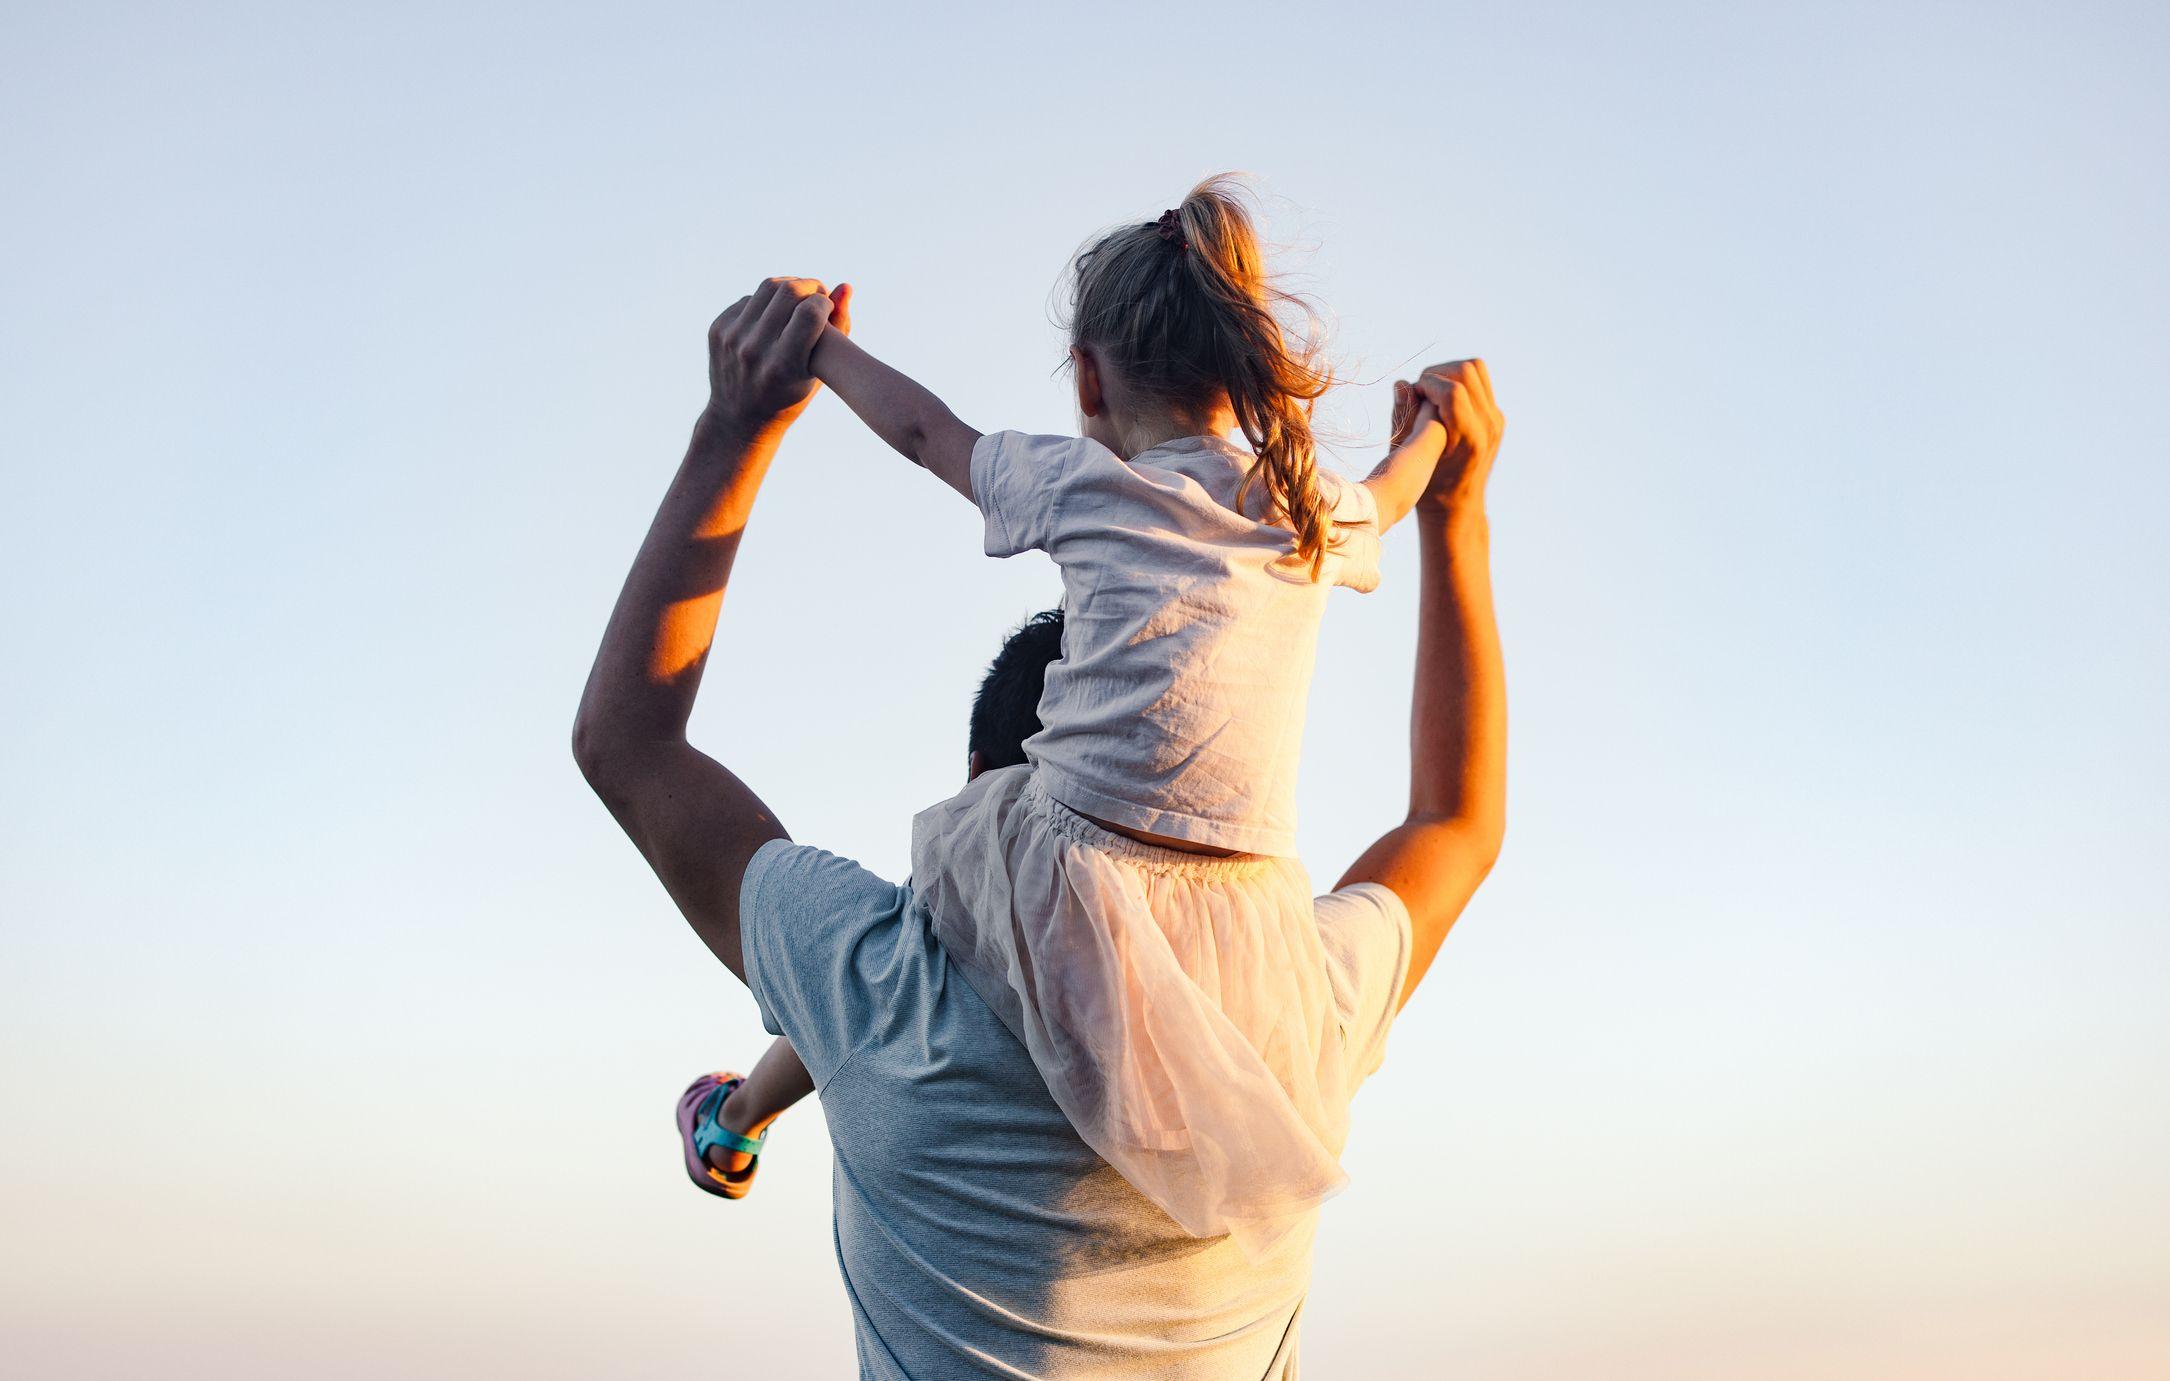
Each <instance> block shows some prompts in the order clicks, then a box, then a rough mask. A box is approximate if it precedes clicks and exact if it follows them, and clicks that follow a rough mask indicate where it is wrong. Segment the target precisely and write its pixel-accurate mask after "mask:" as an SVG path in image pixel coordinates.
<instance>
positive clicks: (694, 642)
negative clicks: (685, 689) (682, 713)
mask: <svg viewBox="0 0 2170 1381" xmlns="http://www.w3.org/2000/svg"><path fill="white" fill-rule="evenodd" d="M722 607H723V591H721V590H713V591H710V592H709V593H708V594H705V595H696V596H694V597H693V598H692V599H682V600H679V601H678V602H677V603H675V604H672V605H671V606H670V607H668V608H666V609H665V610H664V611H663V617H662V618H660V619H658V620H657V621H656V637H655V652H654V654H653V655H652V656H651V657H650V658H649V659H648V675H649V676H650V677H651V678H652V679H654V680H657V681H664V682H669V681H675V680H677V679H678V678H679V676H680V675H682V674H683V673H684V672H686V671H687V670H689V669H690V668H692V667H694V666H697V665H699V664H700V661H701V659H702V658H703V657H706V656H707V655H708V648H709V644H710V643H711V642H713V641H714V640H715V635H716V614H717V612H718V611H719V610H720V609H722Z"/></svg>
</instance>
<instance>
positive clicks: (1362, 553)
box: [1319, 469, 1379, 594]
mask: <svg viewBox="0 0 2170 1381" xmlns="http://www.w3.org/2000/svg"><path fill="white" fill-rule="evenodd" d="M1319 488H1320V489H1321V490H1322V491H1323V497H1324V498H1325V499H1326V501H1327V503H1328V505H1330V511H1331V513H1332V516H1333V520H1334V530H1333V535H1332V537H1331V538H1330V539H1329V541H1331V542H1332V543H1333V545H1332V546H1331V547H1330V548H1329V550H1330V551H1332V552H1333V554H1334V583H1335V584H1336V585H1346V586H1348V587H1349V588H1350V589H1352V590H1354V591H1356V592H1357V593H1358V594H1369V593H1370V592H1371V591H1373V590H1376V589H1378V588H1379V500H1378V496H1377V495H1375V494H1373V493H1372V492H1371V487H1370V486H1369V485H1365V484H1359V483H1357V482H1356V481H1355V480H1350V479H1344V478H1342V477H1341V476H1340V475H1337V474H1335V473H1333V472H1332V471H1330V470H1324V469H1322V470H1320V471H1319Z"/></svg>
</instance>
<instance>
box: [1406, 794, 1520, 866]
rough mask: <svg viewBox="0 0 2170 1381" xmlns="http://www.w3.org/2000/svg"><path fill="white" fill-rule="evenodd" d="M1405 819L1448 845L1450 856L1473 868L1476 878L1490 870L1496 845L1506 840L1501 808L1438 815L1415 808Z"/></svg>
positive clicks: (1495, 855)
mask: <svg viewBox="0 0 2170 1381" xmlns="http://www.w3.org/2000/svg"><path fill="white" fill-rule="evenodd" d="M1409 823H1410V825H1412V826H1414V827H1416V828H1417V829H1420V830H1423V831H1424V832H1425V833H1427V834H1430V835H1433V836H1435V837H1436V838H1438V839H1439V840H1440V841H1441V842H1442V843H1444V844H1446V845H1448V846H1449V847H1450V848H1451V850H1452V852H1453V855H1454V857H1455V858H1456V859H1457V860H1459V861H1460V863H1461V865H1462V866H1463V867H1464V868H1467V869H1470V870H1472V871H1474V872H1475V873H1476V875H1477V880H1478V881H1480V882H1481V881H1483V880H1484V878H1485V877H1486V876H1487V875H1488V874H1490V873H1491V871H1492V865H1493V864H1495V863H1497V862H1499V851H1500V848H1501V846H1503V845H1504V844H1505V843H1506V840H1507V813H1506V812H1505V811H1504V810H1476V811H1458V812H1454V813H1451V814H1438V815H1428V814H1425V813H1423V812H1418V813H1415V814H1412V815H1411V816H1410V818H1409Z"/></svg>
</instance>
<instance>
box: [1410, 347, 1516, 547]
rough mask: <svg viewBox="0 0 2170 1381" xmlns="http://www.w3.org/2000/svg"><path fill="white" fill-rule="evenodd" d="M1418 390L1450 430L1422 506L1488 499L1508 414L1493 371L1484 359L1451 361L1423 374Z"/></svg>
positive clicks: (1445, 507) (1462, 504)
mask: <svg viewBox="0 0 2170 1381" xmlns="http://www.w3.org/2000/svg"><path fill="white" fill-rule="evenodd" d="M1415 393H1416V395H1417V396H1418V397H1421V398H1422V399H1423V400H1424V401H1425V402H1427V403H1430V404H1431V405H1432V406H1433V408H1435V409H1436V410H1437V411H1438V413H1439V421H1440V423H1441V425H1443V426H1445V427H1446V429H1447V449H1446V453H1445V454H1443V455H1442V456H1440V458H1439V464H1438V465H1436V466H1435V467H1433V469H1432V481H1431V483H1430V484H1429V485H1427V486H1426V487H1425V490H1424V497H1423V498H1422V499H1420V500H1418V508H1419V509H1420V510H1421V509H1431V510H1434V511H1437V510H1442V509H1443V510H1454V509H1458V508H1464V507H1467V506H1469V505H1471V504H1481V503H1482V502H1483V500H1484V485H1485V481H1486V480H1488V479H1490V478H1491V474H1492V458H1493V457H1494V456H1496V455H1498V454H1499V442H1500V437H1501V436H1502V435H1503V434H1504V433H1505V432H1506V430H1507V419H1506V417H1505V416H1504V415H1503V414H1502V413H1501V412H1500V410H1499V405H1498V404H1497V403H1495V402H1494V401H1493V400H1492V373H1491V371H1490V370H1488V369H1486V368H1485V366H1484V361H1483V360H1477V359H1470V360H1450V361H1448V362H1447V363H1445V364H1435V365H1433V366H1432V367H1431V368H1429V369H1427V370H1425V371H1424V373H1423V374H1422V375H1421V376H1419V377H1418V379H1417V381H1416V385H1415Z"/></svg>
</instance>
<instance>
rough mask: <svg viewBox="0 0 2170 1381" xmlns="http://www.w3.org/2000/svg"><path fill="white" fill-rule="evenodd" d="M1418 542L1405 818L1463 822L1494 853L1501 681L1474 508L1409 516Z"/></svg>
mask: <svg viewBox="0 0 2170 1381" xmlns="http://www.w3.org/2000/svg"><path fill="white" fill-rule="evenodd" d="M1418 514H1419V518H1418V523H1417V527H1418V532H1419V534H1420V538H1421V540H1422V542H1423V564H1422V568H1421V574H1420V577H1419V578H1420V580H1421V582H1422V588H1421V591H1420V594H1419V601H1418V628H1417V677H1416V689H1415V693H1414V696H1413V699H1412V703H1411V710H1410V725H1409V768H1410V771H1409V813H1410V816H1411V817H1412V818H1414V819H1425V820H1446V821H1461V822H1464V823H1465V824H1466V825H1467V826H1468V827H1469V828H1470V830H1471V831H1472V835H1473V837H1474V838H1475V839H1476V840H1478V841H1480V842H1484V841H1488V842H1489V846H1490V849H1491V850H1492V851H1494V852H1496V851H1497V849H1498V847H1499V840H1500V838H1501V835H1502V833H1503V832H1504V830H1505V823H1506V805H1507V678H1506V670H1505V667H1504V665H1503V663H1502V661H1501V657H1500V647H1499V624H1498V621H1497V619H1496V618H1495V617H1494V615H1493V611H1492V532H1491V523H1490V520H1489V519H1488V518H1487V517H1486V516H1485V512H1484V507H1483V505H1482V503H1464V504H1456V505H1452V506H1446V505H1437V504H1427V505H1424V506H1422V507H1420V508H1419V509H1418Z"/></svg>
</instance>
